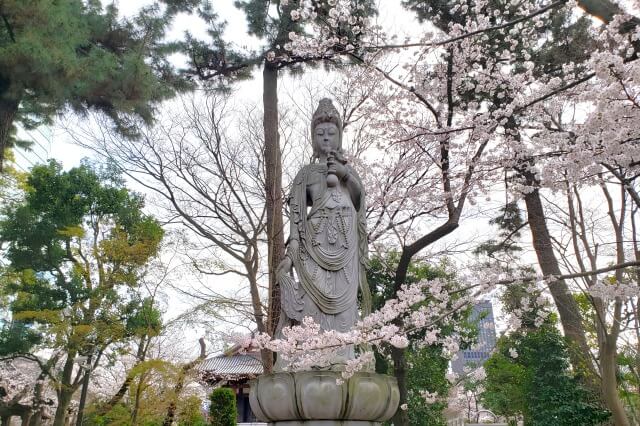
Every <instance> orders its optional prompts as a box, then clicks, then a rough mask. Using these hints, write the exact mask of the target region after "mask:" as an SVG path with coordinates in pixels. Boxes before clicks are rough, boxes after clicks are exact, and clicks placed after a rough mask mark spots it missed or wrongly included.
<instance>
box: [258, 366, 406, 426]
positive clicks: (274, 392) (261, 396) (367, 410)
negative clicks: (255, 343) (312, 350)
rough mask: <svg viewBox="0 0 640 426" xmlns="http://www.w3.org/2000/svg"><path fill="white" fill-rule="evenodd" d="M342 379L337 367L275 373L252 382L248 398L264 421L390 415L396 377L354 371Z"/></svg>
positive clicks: (394, 401) (378, 419)
mask: <svg viewBox="0 0 640 426" xmlns="http://www.w3.org/2000/svg"><path fill="white" fill-rule="evenodd" d="M338 380H342V376H341V373H340V372H336V371H304V372H297V373H283V372H282V373H274V374H266V375H263V376H260V377H258V378H257V379H255V380H253V381H252V382H251V392H250V394H249V402H250V403H251V409H252V410H253V413H254V414H255V415H256V417H258V419H260V420H261V421H264V422H283V421H294V420H296V421H302V420H332V421H333V420H353V421H355V420H358V421H365V422H374V423H375V422H382V421H385V420H388V419H390V418H391V417H392V416H393V414H394V413H395V411H396V409H397V407H398V401H399V398H400V395H399V392H398V385H397V383H396V380H395V378H393V377H390V376H386V375H383V374H375V373H356V374H354V375H353V376H352V377H351V378H349V379H347V380H345V381H343V382H342V383H338Z"/></svg>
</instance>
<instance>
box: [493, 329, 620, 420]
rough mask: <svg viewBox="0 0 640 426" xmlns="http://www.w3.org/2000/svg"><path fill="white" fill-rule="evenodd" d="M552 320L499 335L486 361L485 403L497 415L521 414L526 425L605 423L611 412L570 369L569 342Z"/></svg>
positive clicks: (510, 415) (511, 415)
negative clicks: (531, 327)
mask: <svg viewBox="0 0 640 426" xmlns="http://www.w3.org/2000/svg"><path fill="white" fill-rule="evenodd" d="M551 318H552V319H551V320H547V322H546V323H545V324H543V325H542V326H541V327H540V328H538V329H528V330H519V331H517V332H515V333H512V334H511V335H509V336H505V337H502V338H501V339H499V341H498V348H497V349H498V350H497V352H496V353H495V354H494V355H493V356H492V357H491V358H490V359H489V360H488V361H487V362H486V363H485V370H486V374H487V378H486V382H485V391H484V392H483V394H482V400H483V403H484V405H485V406H486V407H488V408H489V409H491V410H493V411H494V412H495V413H496V414H500V415H504V416H508V417H513V416H517V415H522V416H523V417H524V419H525V424H527V425H533V426H542V425H558V426H571V425H584V426H588V425H599V424H602V423H603V422H604V421H606V420H607V419H608V418H609V416H610V413H609V412H607V411H606V410H603V409H602V408H600V406H599V401H598V399H597V397H596V396H595V395H592V394H591V393H590V392H589V391H588V390H587V389H586V388H585V387H584V386H583V385H581V384H580V382H579V381H578V378H577V377H576V376H575V375H574V374H573V373H572V372H571V370H570V369H569V353H568V349H567V344H566V342H565V340H564V338H563V337H562V335H561V334H560V332H559V331H558V330H557V328H556V327H555V325H554V322H555V320H554V319H553V317H551Z"/></svg>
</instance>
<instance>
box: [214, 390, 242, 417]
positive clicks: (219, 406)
mask: <svg viewBox="0 0 640 426" xmlns="http://www.w3.org/2000/svg"><path fill="white" fill-rule="evenodd" d="M209 400H210V401H211V406H210V407H209V414H210V415H211V425H212V426H233V425H235V424H236V422H237V418H238V408H237V407H236V395H235V393H234V392H233V390H232V389H229V388H217V389H214V390H213V392H211V395H210V396H209Z"/></svg>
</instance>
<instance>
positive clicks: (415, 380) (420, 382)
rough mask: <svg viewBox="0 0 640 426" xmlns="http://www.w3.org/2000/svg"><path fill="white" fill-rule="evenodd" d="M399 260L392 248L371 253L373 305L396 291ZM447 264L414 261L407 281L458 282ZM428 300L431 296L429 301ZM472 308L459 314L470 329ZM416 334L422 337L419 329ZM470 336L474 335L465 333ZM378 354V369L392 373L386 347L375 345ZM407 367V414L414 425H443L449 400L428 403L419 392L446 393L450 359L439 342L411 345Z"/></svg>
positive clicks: (382, 302) (370, 277)
mask: <svg viewBox="0 0 640 426" xmlns="http://www.w3.org/2000/svg"><path fill="white" fill-rule="evenodd" d="M398 261H399V254H398V253H397V252H391V253H390V254H388V255H387V256H386V257H384V258H383V257H378V256H375V257H372V258H371V260H370V263H369V269H368V270H367V280H368V282H369V287H370V289H371V296H372V309H374V310H375V309H379V308H380V307H382V305H384V303H385V301H386V300H388V299H390V298H391V297H392V295H393V286H394V281H395V271H396V269H397V264H398ZM447 266H448V265H447V264H446V263H442V264H440V265H438V266H432V265H429V264H428V263H425V262H419V261H416V262H412V263H411V264H410V265H409V270H408V272H407V278H406V281H405V282H406V283H409V284H410V283H415V282H418V281H421V280H431V279H435V278H443V279H445V280H447V281H449V282H450V283H451V286H455V285H456V283H455V280H454V276H453V275H452V274H451V273H449V272H447ZM425 303H428V300H427V302H425ZM469 313H470V312H469V311H462V312H460V313H459V314H457V318H458V321H459V325H462V326H463V327H461V328H464V329H469V328H470V327H469V326H470V324H468V323H467V319H468V315H469ZM443 332H444V333H450V332H452V330H448V329H447V328H446V327H445V328H443ZM414 337H418V338H419V337H420V333H418V334H416V336H414ZM466 337H467V338H471V337H472V336H466ZM374 355H375V358H376V372H378V373H382V374H392V367H391V363H390V361H389V360H388V359H387V357H386V356H385V353H384V350H383V351H379V350H377V349H376V351H375V352H374ZM406 362H407V365H408V367H409V368H408V369H407V375H406V380H407V391H408V399H407V406H408V415H409V421H410V424H411V425H416V426H417V425H420V426H440V425H446V420H445V418H444V416H443V411H444V409H445V408H446V404H445V403H443V402H436V403H434V404H425V402H424V398H423V397H422V396H421V395H420V391H425V390H426V391H429V392H431V393H433V392H437V393H438V395H441V396H444V395H447V393H448V392H449V388H450V383H449V381H448V380H447V379H446V377H445V374H446V373H447V369H448V366H449V361H448V359H447V358H445V357H444V356H443V355H442V348H441V347H439V346H428V347H424V348H420V347H416V346H415V345H411V346H410V347H409V349H408V350H407V352H406Z"/></svg>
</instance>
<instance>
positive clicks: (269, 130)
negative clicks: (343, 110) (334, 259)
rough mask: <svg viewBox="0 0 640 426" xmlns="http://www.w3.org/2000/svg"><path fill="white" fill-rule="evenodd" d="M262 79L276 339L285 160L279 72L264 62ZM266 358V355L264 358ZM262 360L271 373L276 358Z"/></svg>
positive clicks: (271, 317)
mask: <svg viewBox="0 0 640 426" xmlns="http://www.w3.org/2000/svg"><path fill="white" fill-rule="evenodd" d="M262 77H263V93H262V96H263V99H262V100H263V108H264V118H263V127H264V164H265V194H266V197H267V199H266V209H267V245H268V264H269V307H268V312H267V324H266V326H267V331H268V333H269V334H271V335H273V333H274V331H275V328H276V326H277V324H278V320H279V317H280V287H279V284H278V281H277V279H276V269H277V267H278V264H279V263H280V262H281V261H282V259H283V258H284V233H283V220H282V158H281V152H280V136H279V134H278V69H277V68H276V67H275V65H271V64H270V63H269V62H265V64H264V69H263V72H262ZM264 357H265V355H263V358H264ZM266 358H267V359H263V364H264V366H265V373H267V372H270V371H271V367H272V365H273V354H269V355H267V356H266Z"/></svg>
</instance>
